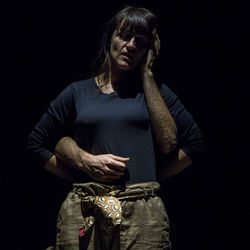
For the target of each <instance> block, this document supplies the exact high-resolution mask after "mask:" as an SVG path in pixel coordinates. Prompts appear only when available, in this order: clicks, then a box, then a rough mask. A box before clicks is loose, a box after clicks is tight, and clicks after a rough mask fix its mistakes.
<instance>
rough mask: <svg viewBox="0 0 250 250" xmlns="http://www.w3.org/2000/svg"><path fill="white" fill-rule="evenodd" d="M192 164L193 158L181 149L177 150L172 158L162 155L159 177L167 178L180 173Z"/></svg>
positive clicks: (161, 178)
mask: <svg viewBox="0 0 250 250" xmlns="http://www.w3.org/2000/svg"><path fill="white" fill-rule="evenodd" d="M191 164H192V161H191V159H190V158H189V157H188V155H187V154H186V153H185V152H184V151H182V150H181V149H179V150H177V151H176V152H175V153H174V154H173V155H172V156H171V157H170V158H169V156H168V158H166V157H162V158H161V159H160V161H159V174H158V175H159V178H160V180H164V179H167V178H169V177H172V176H174V175H176V174H179V173H180V172H182V171H183V170H184V169H186V168H187V167H188V166H190V165H191Z"/></svg>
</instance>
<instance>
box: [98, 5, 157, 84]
mask: <svg viewBox="0 0 250 250" xmlns="http://www.w3.org/2000/svg"><path fill="white" fill-rule="evenodd" d="M157 23H158V20H157V17H156V16H155V14H154V13H153V12H151V11H150V10H148V9H145V8H138V7H133V6H127V7H125V8H123V9H122V10H120V11H119V12H118V13H117V14H116V15H115V16H114V17H113V18H111V19H110V20H109V21H108V22H106V23H105V24H104V32H103V37H102V39H101V43H100V49H99V50H98V52H97V55H96V58H95V61H94V64H93V68H94V72H93V73H94V74H93V75H100V74H102V73H104V83H107V82H108V78H109V70H110V44H111V38H112V35H113V34H114V32H115V31H116V32H118V33H119V32H123V31H129V32H135V33H138V34H142V35H145V36H146V37H147V38H148V39H149V41H151V42H152V38H153V31H155V36H154V38H155V37H156V38H157V39H158V40H159V37H158V35H157V33H156V29H157ZM159 43H160V41H159ZM158 52H159V50H158V51H157V54H158Z"/></svg>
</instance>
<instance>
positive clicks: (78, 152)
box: [55, 137, 91, 170]
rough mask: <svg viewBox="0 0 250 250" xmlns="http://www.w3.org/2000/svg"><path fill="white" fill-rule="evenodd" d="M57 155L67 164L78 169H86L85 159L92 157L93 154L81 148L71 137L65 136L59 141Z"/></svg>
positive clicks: (56, 148) (56, 149)
mask: <svg viewBox="0 0 250 250" xmlns="http://www.w3.org/2000/svg"><path fill="white" fill-rule="evenodd" d="M55 155H56V157H57V158H58V159H59V160H60V161H62V162H63V163H64V164H65V165H67V166H69V167H71V168H75V169H78V170H84V167H85V165H84V161H83V159H88V158H89V157H91V154H89V153H87V152H86V151H84V150H83V149H81V148H80V147H79V146H78V145H77V143H76V142H75V141H74V140H73V139H72V138H71V137H63V138H61V139H60V140H59V141H58V143H57V145H56V147H55Z"/></svg>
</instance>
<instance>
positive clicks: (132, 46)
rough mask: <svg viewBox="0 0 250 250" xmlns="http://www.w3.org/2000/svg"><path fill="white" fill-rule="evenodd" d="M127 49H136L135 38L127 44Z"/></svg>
mask: <svg viewBox="0 0 250 250" xmlns="http://www.w3.org/2000/svg"><path fill="white" fill-rule="evenodd" d="M127 48H128V49H130V50H134V49H136V43H135V37H132V38H131V39H130V40H129V41H128V42H127Z"/></svg>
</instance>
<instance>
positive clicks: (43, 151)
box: [28, 6, 203, 250]
mask: <svg viewBox="0 0 250 250" xmlns="http://www.w3.org/2000/svg"><path fill="white" fill-rule="evenodd" d="M159 50H160V40H159V37H158V34H157V18H156V16H155V15H154V14H153V13H152V12H151V11H149V10H147V9H145V8H136V7H130V6H129V7H126V8H124V9H122V10H121V11H119V12H118V13H117V14H116V15H115V16H114V17H113V18H112V19H111V20H110V21H109V22H108V23H107V29H106V31H105V34H104V36H103V47H102V49H101V53H100V56H99V60H100V62H101V64H100V67H99V71H98V73H97V75H96V76H95V77H92V78H90V79H87V80H84V81H79V82H74V83H72V84H70V85H69V86H68V87H67V88H66V89H65V90H64V91H63V92H62V93H61V94H60V95H59V96H58V97H57V98H56V99H55V100H54V101H53V102H52V103H51V105H50V108H49V109H48V111H47V112H46V113H45V114H44V116H43V117H42V119H41V120H40V122H39V123H38V124H37V125H36V127H35V128H34V130H33V131H32V133H31V134H30V136H29V139H28V149H29V150H30V151H31V152H33V153H34V154H36V155H37V156H38V157H39V159H40V160H41V162H42V163H43V164H44V165H45V169H47V170H48V171H50V172H52V173H54V174H56V175H58V176H61V177H64V178H67V179H71V180H72V181H73V182H74V184H73V190H72V191H71V192H70V193H69V195H68V196H67V198H66V200H65V202H64V203H63V204H62V206H61V209H60V212H59V215H58V221H57V242H56V249H150V250H152V249H170V248H171V244H170V240H169V220H168V216H167V214H166V211H165V208H164V205H163V203H162V201H161V199H160V198H159V197H158V196H157V192H158V190H159V187H160V186H159V183H158V182H157V180H158V177H157V175H158V176H160V177H161V178H162V179H164V178H167V177H170V176H173V175H175V174H177V173H179V172H180V171H182V170H183V169H185V168H186V167H188V166H189V165H191V164H192V162H193V161H194V160H196V159H197V158H198V156H199V155H200V154H201V152H202V151H203V139H202V134H201V132H200V130H199V128H198V127H197V125H196V123H195V122H194V121H193V119H192V116H191V115H190V114H189V113H188V112H187V111H186V110H185V108H184V107H183V105H182V104H181V102H180V101H179V100H178V98H177V96H176V95H175V94H174V93H173V92H172V91H171V90H170V89H169V88H167V87H166V86H165V85H163V84H160V85H157V84H156V82H155V80H154V74H153V71H152V67H153V63H154V61H155V58H156V57H157V56H158V54H159ZM177 131H178V134H177ZM55 145H56V146H55ZM54 148H55V150H54Z"/></svg>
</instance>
